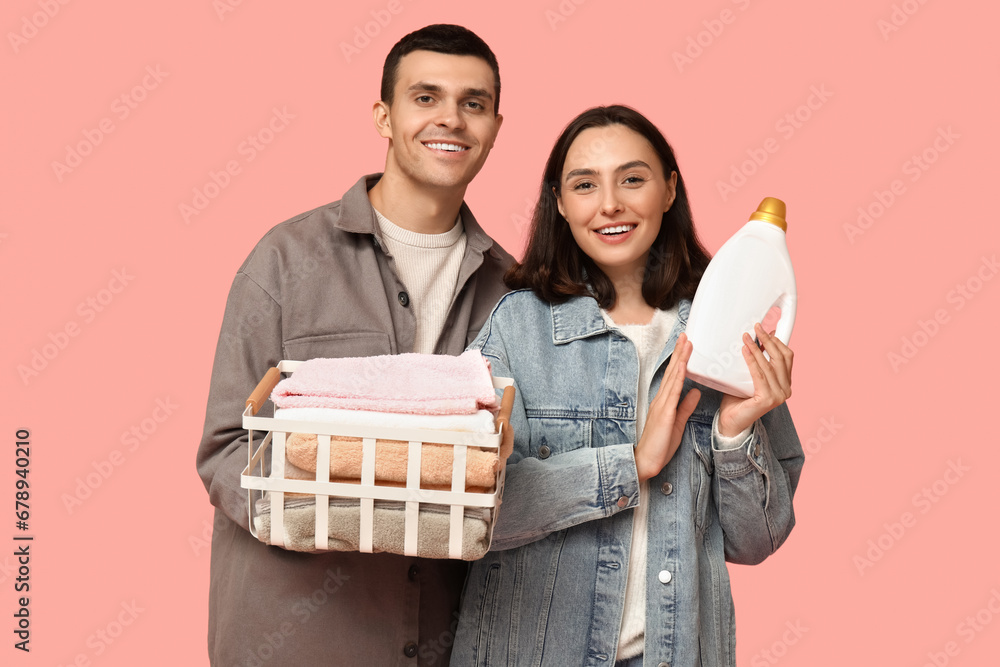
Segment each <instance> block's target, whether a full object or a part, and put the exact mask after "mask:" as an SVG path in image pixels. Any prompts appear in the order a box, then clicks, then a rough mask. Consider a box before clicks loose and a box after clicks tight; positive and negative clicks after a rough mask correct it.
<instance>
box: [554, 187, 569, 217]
mask: <svg viewBox="0 0 1000 667" xmlns="http://www.w3.org/2000/svg"><path fill="white" fill-rule="evenodd" d="M552 196H553V197H555V198H556V208H558V209H559V215H561V216H562V217H564V218H565V217H566V212H565V211H564V210H563V202H562V197H560V196H559V190H557V189H556V186H554V185H553V186H552Z"/></svg>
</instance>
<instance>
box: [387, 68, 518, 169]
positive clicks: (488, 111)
mask: <svg viewBox="0 0 1000 667" xmlns="http://www.w3.org/2000/svg"><path fill="white" fill-rule="evenodd" d="M495 96H496V90H495V89H494V80H493V70H492V69H490V66H489V65H488V64H487V63H486V61H485V60H482V59H481V58H477V57H475V56H453V55H448V54H443V53H435V52H432V51H413V52H411V53H408V54H407V55H405V56H403V58H402V59H401V60H400V61H399V70H398V76H397V78H396V86H395V89H394V96H393V101H392V106H391V107H389V106H387V105H386V104H385V103H384V102H378V103H376V105H375V109H374V112H375V126H376V127H377V128H378V131H379V134H381V135H382V136H383V137H385V138H387V139H389V152H388V156H387V159H386V173H387V174H389V173H394V174H395V175H398V176H402V177H403V178H406V179H407V180H409V181H411V182H412V183H414V184H416V185H419V186H421V187H433V188H457V187H460V188H465V187H466V186H467V185H468V184H469V183H470V182H471V181H472V179H473V178H474V177H475V175H476V174H478V173H479V170H480V169H482V167H483V164H484V163H485V162H486V156H487V155H489V153H490V149H492V148H493V142H494V141H495V140H496V136H497V132H498V131H499V130H500V125H501V123H502V122H503V117H502V116H500V115H499V114H495V113H494V112H493V109H494V101H495Z"/></svg>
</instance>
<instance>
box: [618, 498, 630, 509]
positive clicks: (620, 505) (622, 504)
mask: <svg viewBox="0 0 1000 667" xmlns="http://www.w3.org/2000/svg"><path fill="white" fill-rule="evenodd" d="M626 505H628V496H622V497H621V498H619V499H618V508H619V509H624V508H625V506H626Z"/></svg>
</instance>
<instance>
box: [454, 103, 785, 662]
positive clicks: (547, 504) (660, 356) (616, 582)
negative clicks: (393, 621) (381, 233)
mask: <svg viewBox="0 0 1000 667" xmlns="http://www.w3.org/2000/svg"><path fill="white" fill-rule="evenodd" d="M707 264H708V256H707V254H706V253H705V251H704V249H703V248H702V247H701V245H700V244H699V242H698V241H697V238H696V235H695V232H694V229H693V226H692V222H691V214H690V209H689V206H688V202H687V193H686V191H685V187H684V180H683V179H682V178H681V175H680V172H679V169H678V167H677V163H676V160H675V158H674V155H673V151H672V150H671V148H670V146H669V145H668V144H667V142H666V140H665V139H664V138H663V135H662V134H661V133H660V132H659V130H657V129H656V127H655V126H654V125H653V124H652V123H650V122H649V121H648V120H647V119H646V118H644V117H643V116H642V115H641V114H639V113H637V112H636V111H634V110H632V109H629V108H627V107H622V106H611V107H598V108H595V109H590V110H588V111H586V112H584V113H583V114H581V115H580V116H578V117H577V118H576V119H575V120H573V121H572V122H571V123H570V124H569V125H568V126H567V127H566V129H565V130H564V131H563V133H562V135H561V136H560V137H559V140H558V141H557V142H556V145H555V147H554V148H553V149H552V153H551V154H550V156H549V159H548V162H547V164H546V167H545V176H544V181H543V187H542V190H541V193H540V196H539V202H538V205H537V207H536V210H535V214H534V219H533V221H532V229H531V235H530V239H529V242H528V248H527V250H526V252H525V258H524V261H523V262H522V263H521V264H519V265H516V266H515V267H513V268H512V269H511V270H510V272H509V273H508V275H507V283H508V285H509V286H510V287H511V288H513V289H515V290H518V291H514V292H511V293H510V294H508V295H507V296H505V297H504V298H503V299H502V300H501V301H500V303H499V304H498V305H497V307H496V309H495V310H494V312H493V314H492V316H491V318H490V320H489V321H488V322H487V323H486V325H485V327H484V328H483V330H482V332H481V333H480V335H479V337H478V338H477V339H476V342H475V343H473V347H479V348H481V349H482V351H483V354H484V355H485V356H486V357H487V358H488V359H489V360H490V362H491V363H492V365H493V371H494V373H495V374H496V375H502V376H508V377H513V378H514V380H515V382H516V384H517V388H518V392H517V402H516V405H515V407H514V413H513V416H512V424H513V427H514V434H515V447H514V453H513V455H512V456H511V457H510V459H509V461H508V464H507V473H506V475H507V477H506V479H507V481H506V487H505V490H504V497H503V505H502V507H501V509H500V511H499V513H498V519H497V523H496V526H495V529H494V534H493V545H492V551H491V552H490V553H489V554H487V556H486V557H485V558H483V559H482V560H480V561H477V562H475V563H474V564H473V566H472V570H471V573H470V576H469V579H468V581H467V583H466V590H465V594H464V596H463V602H462V614H461V618H460V621H459V628H458V634H457V637H456V642H455V647H454V654H453V658H452V664H454V665H463V666H465V665H490V666H494V665H558V666H560V667H565V666H566V665H574V666H575V665H608V666H610V665H614V664H621V665H630V666H631V665H641V664H646V665H671V666H673V667H682V666H688V665H701V666H703V667H710V666H714V665H735V626H734V613H733V603H732V596H731V594H730V587H729V576H728V573H727V571H726V565H725V561H726V560H728V561H731V562H736V563H759V562H760V561H762V560H764V558H766V557H767V556H768V555H770V554H771V553H773V552H774V550H775V549H777V548H778V547H779V546H780V545H781V543H782V542H783V541H784V539H785V538H786V537H787V535H788V533H789V531H790V530H791V528H792V526H793V524H794V515H793V511H792V494H793V493H794V490H795V486H796V484H797V482H798V478H799V472H800V470H801V468H802V463H803V460H804V457H803V453H802V449H801V446H800V445H799V441H798V438H797V437H796V434H795V430H794V427H793V425H792V422H791V418H790V417H789V414H788V410H787V408H786V407H785V405H784V402H785V400H786V399H787V398H788V396H790V395H791V366H792V353H791V351H790V350H789V349H788V348H787V347H786V346H785V345H784V344H782V343H781V341H779V340H777V339H776V338H773V337H771V336H769V335H768V334H767V333H766V332H764V331H763V329H761V328H760V326H759V325H758V326H757V327H756V334H757V338H758V340H759V342H760V347H758V345H757V344H756V343H755V342H754V341H753V340H752V339H751V338H750V336H748V335H745V336H744V341H743V342H744V345H743V356H744V359H745V360H746V363H747V365H748V366H749V368H750V370H751V374H752V375H753V377H754V389H755V393H754V396H753V397H751V398H748V399H741V398H736V397H733V396H726V395H722V394H720V393H718V392H716V391H714V390H711V389H708V388H701V389H699V388H696V387H695V386H694V384H693V383H692V382H691V381H690V380H686V379H685V377H684V376H685V365H686V363H687V360H688V358H689V357H690V354H691V344H690V343H689V342H688V341H687V340H686V338H685V336H684V334H683V330H684V326H685V323H686V319H687V314H688V311H689V309H690V299H691V298H692V297H693V296H694V292H695V289H696V287H697V285H698V281H699V279H700V278H701V275H702V273H703V272H704V269H705V267H706V266H707ZM761 348H763V350H766V351H767V353H768V355H769V357H770V359H768V358H767V357H765V355H764V354H763V352H762V351H761ZM671 351H672V354H671ZM668 358H669V361H668ZM650 399H652V400H650Z"/></svg>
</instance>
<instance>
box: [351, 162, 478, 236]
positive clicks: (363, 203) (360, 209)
mask: <svg viewBox="0 0 1000 667" xmlns="http://www.w3.org/2000/svg"><path fill="white" fill-rule="evenodd" d="M380 178H382V174H381V173H378V174H368V175H366V176H362V177H361V178H360V179H358V182H357V183H355V184H354V185H353V186H351V189H350V190H348V191H347V192H346V193H345V194H344V196H343V197H342V198H341V200H340V216H339V217H338V218H337V220H336V221H335V222H334V226H335V227H337V228H339V229H343V230H344V231H346V232H354V233H356V234H373V235H374V236H375V238H376V239H377V240H378V241H379V242H380V243H381V241H382V231H381V230H380V229H379V226H378V222H377V221H376V219H375V209H373V208H372V203H371V201H370V200H369V199H368V191H369V190H371V189H372V187H373V186H374V185H375V184H376V183H378V180H379V179H380ZM459 215H461V216H462V225H463V226H464V227H465V237H466V247H467V248H469V249H472V250H476V251H478V252H480V253H484V252H487V251H489V250H490V249H491V248H493V239H491V238H490V237H489V235H488V234H487V233H486V232H484V231H483V228H482V227H480V226H479V222H477V221H476V217H475V216H474V215H472V211H470V210H469V207H468V206H467V205H466V204H465V202H462V208H461V209H460V210H459Z"/></svg>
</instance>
